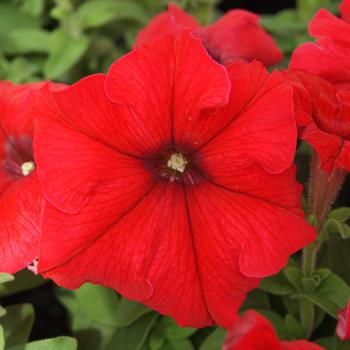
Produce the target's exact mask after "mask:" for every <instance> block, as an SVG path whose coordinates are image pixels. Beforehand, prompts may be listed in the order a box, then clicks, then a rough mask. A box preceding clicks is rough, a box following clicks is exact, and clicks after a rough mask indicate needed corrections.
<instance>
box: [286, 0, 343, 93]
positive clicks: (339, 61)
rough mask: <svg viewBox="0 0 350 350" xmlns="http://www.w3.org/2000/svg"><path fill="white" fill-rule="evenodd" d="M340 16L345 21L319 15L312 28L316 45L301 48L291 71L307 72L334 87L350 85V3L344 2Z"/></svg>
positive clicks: (323, 14)
mask: <svg viewBox="0 0 350 350" xmlns="http://www.w3.org/2000/svg"><path fill="white" fill-rule="evenodd" d="M340 12H341V16H342V18H338V17H336V16H334V15H333V14H331V13H330V12H329V11H327V10H325V9H321V10H319V11H318V13H317V14H316V15H315V17H314V18H313V20H312V21H311V23H310V26H309V33H310V35H311V36H312V37H315V38H317V41H316V44H313V43H306V44H303V45H301V46H299V47H298V48H297V49H296V50H295V51H294V53H293V56H292V60H291V65H290V68H291V69H294V70H304V71H307V72H310V73H313V74H316V75H318V76H320V77H322V78H324V79H326V80H328V81H330V82H333V83H337V84H350V0H343V2H342V4H341V6H340ZM349 87H350V85H349ZM349 87H348V88H349Z"/></svg>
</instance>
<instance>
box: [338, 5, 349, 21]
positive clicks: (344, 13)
mask: <svg viewBox="0 0 350 350" xmlns="http://www.w3.org/2000/svg"><path fill="white" fill-rule="evenodd" d="M339 10H340V14H341V17H342V19H343V20H344V21H346V22H348V23H350V0H343V1H342V3H341V5H340V7H339Z"/></svg>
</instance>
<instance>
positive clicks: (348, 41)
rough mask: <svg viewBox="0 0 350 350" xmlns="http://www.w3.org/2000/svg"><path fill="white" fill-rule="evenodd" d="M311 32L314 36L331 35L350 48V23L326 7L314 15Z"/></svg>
mask: <svg viewBox="0 0 350 350" xmlns="http://www.w3.org/2000/svg"><path fill="white" fill-rule="evenodd" d="M309 33H310V35H311V36H312V37H314V38H319V37H322V36H328V37H331V38H332V40H333V41H334V42H336V43H337V44H339V45H344V46H345V47H349V48H350V24H349V23H346V22H344V21H343V20H341V19H340V18H338V17H336V16H334V15H333V14H332V13H330V12H329V11H327V10H325V9H321V10H319V11H318V12H317V13H316V15H315V16H314V17H313V19H312V21H311V22H310V26H309Z"/></svg>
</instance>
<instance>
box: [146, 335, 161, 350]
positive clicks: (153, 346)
mask: <svg viewBox="0 0 350 350" xmlns="http://www.w3.org/2000/svg"><path fill="white" fill-rule="evenodd" d="M164 342H165V338H164V337H163V336H162V334H159V333H158V332H154V330H152V333H151V335H150V337H149V341H148V345H149V348H150V350H159V349H160V348H161V347H162V345H163V344H164Z"/></svg>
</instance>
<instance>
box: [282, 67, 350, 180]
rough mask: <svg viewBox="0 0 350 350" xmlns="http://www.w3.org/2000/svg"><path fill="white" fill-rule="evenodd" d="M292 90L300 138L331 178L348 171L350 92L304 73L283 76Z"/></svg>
mask: <svg viewBox="0 0 350 350" xmlns="http://www.w3.org/2000/svg"><path fill="white" fill-rule="evenodd" d="M285 76H286V78H287V79H290V81H291V82H292V85H293V87H294V92H295V99H296V108H297V110H296V116H297V124H298V126H299V137H300V138H301V139H302V140H305V141H306V142H308V143H309V144H310V145H311V146H312V147H313V148H314V150H315V151H316V153H317V154H318V155H319V157H320V162H321V164H320V165H321V167H322V169H323V170H324V171H326V172H327V173H329V174H331V173H333V171H334V170H336V169H344V170H346V171H350V90H348V89H347V88H345V87H344V86H342V85H335V84H332V83H330V82H328V81H326V80H324V79H322V78H320V77H318V76H315V75H313V74H309V73H306V72H303V71H289V72H286V73H285Z"/></svg>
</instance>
